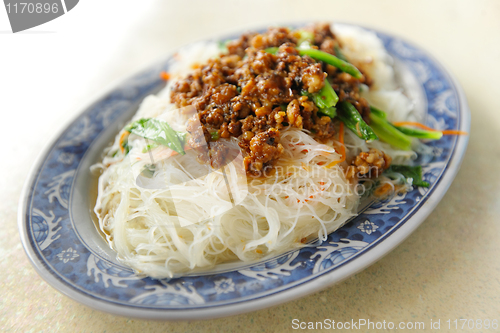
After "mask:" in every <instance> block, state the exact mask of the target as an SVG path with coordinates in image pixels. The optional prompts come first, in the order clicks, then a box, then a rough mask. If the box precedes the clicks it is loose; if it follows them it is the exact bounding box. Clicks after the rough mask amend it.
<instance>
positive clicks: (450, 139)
mask: <svg viewBox="0 0 500 333" xmlns="http://www.w3.org/2000/svg"><path fill="white" fill-rule="evenodd" d="M261 30H263V29H261ZM376 33H377V35H378V36H379V37H380V38H381V39H382V41H383V43H384V45H385V47H386V48H387V50H388V52H389V53H390V54H391V55H392V57H393V58H394V60H395V64H396V67H395V68H396V71H397V72H398V74H399V76H400V77H401V78H402V80H401V82H402V84H403V86H404V88H405V89H406V92H407V93H408V94H409V95H411V96H417V97H418V100H417V102H418V103H417V106H419V107H420V108H423V112H424V115H425V117H424V122H425V123H427V124H428V125H429V126H432V127H436V126H440V127H441V128H443V129H455V130H461V131H467V132H468V131H469V126H470V125H469V124H470V111H469V109H468V106H467V102H466V100H465V97H464V94H463V93H462V92H461V90H460V87H459V85H458V83H457V82H456V81H455V80H454V79H453V78H452V77H451V76H450V74H449V73H448V72H447V71H446V70H445V69H444V68H443V66H442V65H440V64H439V63H438V62H437V61H436V60H435V59H434V58H432V57H431V56H429V54H427V53H426V52H425V51H423V50H421V49H419V48H418V47H415V46H414V45H412V44H410V43H407V42H406V41H404V40H401V39H400V38H398V37H394V36H391V35H388V34H385V33H381V32H376ZM234 36H236V35H233V37H234ZM224 39H226V38H224ZM174 61H175V60H174V59H173V58H172V57H171V58H169V59H167V60H166V61H165V62H164V63H162V64H160V65H158V66H155V67H153V68H150V69H148V70H146V71H144V72H141V73H139V74H138V75H136V76H134V77H133V78H131V79H129V80H128V81H126V82H124V83H123V84H122V85H120V86H118V87H117V88H116V89H114V90H113V91H111V92H110V93H108V94H106V95H105V96H103V97H102V98H101V99H99V100H98V101H96V102H95V103H94V104H92V105H91V106H90V107H89V108H87V109H86V110H85V111H84V112H83V113H82V114H80V115H79V116H78V117H77V118H76V119H75V120H74V121H73V122H72V123H71V124H70V125H69V126H68V127H67V128H65V129H64V131H63V132H62V133H61V134H60V135H59V136H58V137H57V138H56V139H55V141H54V142H53V143H52V144H51V145H50V146H48V147H47V148H46V150H45V151H44V152H43V153H42V154H41V156H40V158H39V159H38V161H37V163H36V164H35V165H34V167H33V169H32V172H31V175H30V176H29V178H28V180H27V182H26V185H25V188H24V193H23V196H22V198H21V201H20V209H19V229H20V233H21V237H22V242H23V245H24V248H25V250H26V252H27V254H28V256H29V258H30V259H31V261H32V263H33V265H34V267H35V268H36V270H37V271H38V273H39V274H40V275H41V276H42V277H43V278H44V279H45V280H46V281H47V282H48V283H49V284H51V285H52V286H53V287H54V288H56V289H58V290H59V291H61V292H62V293H64V294H65V295H67V296H69V297H71V298H73V299H75V300H77V301H79V302H81V303H83V304H86V305H88V306H90V307H93V308H95V309H98V310H102V311H107V312H111V313H114V314H119V315H125V316H132V317H140V318H148V319H201V318H214V317H221V316H227V315H231V314H237V313H243V312H247V311H252V310H257V309H262V308H265V307H269V306H272V305H275V304H279V303H282V302H286V301H289V300H292V299H295V298H298V297H301V296H304V295H307V294H310V293H313V292H315V291H318V290H320V289H323V288H325V287H327V286H330V285H332V284H334V283H335V282H338V281H340V280H342V279H344V278H346V277H348V276H350V275H352V274H354V273H356V272H358V271H360V270H362V269H364V268H366V267H367V266H368V265H370V264H372V263H374V262H375V261H376V260H378V259H380V258H381V257H382V256H383V255H385V254H387V253H388V252H389V251H390V250H392V249H393V248H394V247H395V246H397V245H398V244H399V243H400V242H402V241H403V240H404V239H405V238H406V237H407V236H408V235H409V234H410V233H411V232H413V231H414V230H415V229H416V228H417V227H418V225H420V223H422V221H423V220H424V219H425V218H426V217H427V216H428V215H429V214H430V212H431V211H432V210H433V209H434V207H436V205H437V204H438V202H439V200H441V198H442V197H443V195H444V194H445V192H446V190H447V189H448V187H449V186H450V184H451V182H452V181H453V178H454V177H455V175H456V173H457V171H458V169H459V167H460V163H461V161H462V158H463V156H464V153H465V150H466V147H467V141H468V137H467V136H445V137H443V138H442V139H441V140H439V141H435V142H432V143H430V146H432V147H433V148H434V151H435V152H436V154H434V155H433V157H432V158H425V159H424V158H421V160H420V163H421V164H422V165H423V169H424V179H425V180H426V181H428V182H429V183H430V184H431V186H430V187H429V188H427V189H424V188H417V189H415V190H413V191H411V192H408V193H405V194H401V195H396V196H394V197H391V198H389V199H387V200H386V201H384V202H380V203H377V204H373V205H372V206H370V207H369V208H368V209H367V210H365V211H364V212H363V213H362V214H360V215H359V216H357V217H356V218H354V219H352V221H350V222H349V223H348V224H346V225H345V226H344V227H342V228H340V229H339V230H337V231H336V232H334V233H332V234H331V235H329V237H328V239H327V240H326V241H325V242H323V243H322V244H321V245H318V246H316V247H308V248H303V249H301V250H296V251H290V252H288V253H285V254H282V255H278V256H276V257H274V258H272V259H268V260H265V261H262V262H258V263H254V264H247V265H240V266H238V267H236V268H235V267H234V266H229V267H227V266H226V267H220V268H218V269H217V270H214V271H213V272H211V273H208V274H203V275H201V274H200V275H190V276H186V277H181V278H174V279H170V280H154V279H151V278H142V277H139V276H137V275H135V274H134V273H133V272H132V271H131V270H130V269H129V268H127V267H124V266H123V265H121V264H120V263H119V262H117V261H116V259H115V253H114V252H113V251H112V250H111V249H110V248H109V247H108V245H107V244H106V242H105V241H104V239H103V238H102V237H101V236H100V235H99V233H98V231H97V229H96V228H95V226H94V222H93V216H92V214H91V211H92V208H93V205H94V202H92V201H93V194H92V193H94V192H95V188H93V186H94V185H93V184H94V182H93V181H91V180H92V177H93V176H92V175H91V174H90V170H89V167H90V165H92V164H93V163H95V162H97V161H98V160H99V157H100V154H101V152H102V150H103V148H104V147H105V146H106V145H108V143H109V142H111V140H112V139H113V137H114V136H115V135H116V133H118V131H119V130H120V129H121V128H122V127H123V125H124V124H125V123H126V122H127V120H128V119H130V118H131V117H132V115H133V114H134V113H135V112H136V110H137V106H138V104H139V103H140V102H141V101H142V100H143V99H144V97H146V96H147V95H149V94H152V93H155V92H157V91H158V90H160V89H161V88H162V87H163V86H164V82H162V80H160V78H159V73H160V72H161V71H162V70H168V68H169V66H170V65H171V64H172V63H173V62H174ZM94 194H95V193H94Z"/></svg>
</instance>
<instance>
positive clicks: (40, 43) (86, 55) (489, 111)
mask: <svg viewBox="0 0 500 333" xmlns="http://www.w3.org/2000/svg"><path fill="white" fill-rule="evenodd" d="M223 3H224V2H223V1H203V0H198V1H195V0H189V1H188V0H183V1H178V2H174V1H154V0H148V1H117V0H113V1H111V0H109V1H97V0H86V1H81V2H80V4H78V6H77V7H75V9H73V10H72V12H70V13H69V14H67V15H65V16H64V17H61V18H60V19H57V20H55V21H53V22H51V23H48V24H46V25H43V26H40V27H37V28H35V29H33V30H32V31H31V32H27V33H24V34H16V35H12V34H10V33H8V31H7V30H9V26H8V23H7V21H6V17H5V15H4V13H2V14H1V15H4V16H1V17H0V19H2V20H3V21H0V23H1V24H0V30H2V31H0V45H1V46H0V48H1V50H2V52H1V53H0V73H1V79H0V84H1V90H0V91H1V98H0V110H1V111H0V114H1V118H2V119H1V125H0V144H1V147H2V149H1V150H0V154H1V157H0V161H1V162H0V221H1V226H2V228H1V231H0V330H6V331H20V332H42V331H43V332H55V331H62V332H73V331H85V332H104V331H106V332H115V331H116V332H124V331H130V332H133V331H141V332H149V331H168V332H191V331H206V332H211V331H229V332H238V331H261V332H279V331H289V330H292V320H293V319H298V320H300V321H323V320H324V319H325V318H330V319H333V320H336V321H351V320H355V321H357V320H358V319H366V320H368V319H370V320H371V321H383V320H385V321H387V322H388V321H393V322H396V323H398V322H400V321H405V322H406V321H414V322H415V321H421V322H424V323H425V324H426V326H425V327H426V330H429V329H430V326H429V323H430V320H431V319H432V320H433V321H434V322H435V321H437V320H441V331H447V329H445V328H446V325H445V321H446V320H448V319H451V320H454V319H461V318H462V319H474V320H477V319H479V320H485V319H490V320H492V319H497V320H498V321H500V279H499V277H500V259H499V258H500V257H499V256H500V241H499V239H500V225H499V216H500V177H499V176H498V173H497V171H498V167H499V166H500V149H499V142H500V134H499V133H500V88H499V87H500V83H499V82H498V77H499V75H500V1H494V0H491V1H438V0H431V1H399V0H391V1H388V0H382V1H372V0H367V1H345V0H344V1H324V2H320V1H309V2H301V1H296V0H289V1H284V0H283V1H253V2H251V1H232V2H228V4H227V5H225V7H223V6H222V4H223ZM250 3H252V5H250ZM0 11H1V10H0ZM285 20H333V21H345V22H354V23H359V24H363V25H366V26H371V27H374V28H378V29H380V30H382V31H387V32H393V33H395V34H397V35H400V36H402V37H404V38H406V39H408V40H411V41H413V42H415V43H416V44H418V45H420V46H422V47H423V48H425V49H427V50H428V51H430V52H431V53H432V54H433V55H435V56H436V57H437V58H438V59H439V60H440V61H442V62H443V63H445V64H446V65H447V67H448V68H449V69H450V71H451V72H452V73H453V74H454V75H455V76H456V77H457V78H458V80H459V81H460V82H461V84H462V86H463V88H464V91H465V94H466V95H467V98H468V101H469V104H470V108H471V110H472V124H471V135H470V143H469V148H468V151H467V154H466V156H465V159H464V162H463V165H462V168H461V170H460V172H459V173H458V175H457V177H456V179H455V181H454V182H453V184H452V185H451V187H450V189H449V191H448V193H447V194H446V195H445V197H444V198H443V200H442V201H441V203H440V204H439V205H438V206H437V208H436V209H435V211H434V212H433V213H432V214H431V215H430V216H429V218H428V219H427V220H426V221H425V222H424V223H423V224H422V225H421V226H420V227H419V228H418V229H417V230H416V231H415V232H414V233H413V234H412V235H411V236H410V237H409V238H408V239H406V240H405V241H404V242H403V243H402V244H401V245H400V246H399V247H397V248H396V249H395V250H394V251H392V252H391V253H390V254H388V255H387V256H386V257H384V258H383V259H381V260H380V261H378V262H377V263H375V264H373V265H372V266H370V267H369V268H368V269H366V270H364V271H362V272H360V273H358V274H356V275H354V276H352V277H351V278H348V279H347V280H345V281H343V282H341V283H338V284H337V285H335V286H332V287H330V288H327V289H325V290H323V291H321V292H319V293H316V294H313V295H310V296H307V297H304V298H301V299H298V300H295V301H291V302H289V303H286V304H282V305H279V306H275V307H272V308H269V309H262V310H260V311H256V312H252V313H247V314H242V315H238V316H232V317H228V318H222V319H215V320H206V321H189V322H187V321H184V322H154V321H142V320H137V319H132V318H124V317H119V316H114V315H110V314H106V313H102V312H99V311H95V310H92V309H90V308H88V307H86V306H83V305H81V304H79V303H77V302H75V301H73V300H71V299H69V298H67V297H65V296H63V295H61V294H60V293H59V292H57V291H56V290H55V289H53V288H52V287H50V286H49V285H47V283H45V282H44V281H43V280H42V279H41V278H40V277H39V276H38V275H37V273H36V272H35V270H34V269H33V267H32V266H31V264H30V262H29V261H28V259H27V257H26V255H25V253H24V250H23V248H22V245H21V243H20V239H19V234H18V229H17V204H18V200H19V196H20V192H21V188H22V185H23V182H24V180H25V179H26V177H27V174H28V171H29V168H30V166H31V164H32V163H33V161H34V159H35V157H36V155H37V153H38V152H39V151H40V150H41V149H42V147H43V146H44V145H45V144H46V143H47V142H48V140H49V139H50V137H51V136H52V135H53V133H54V132H56V131H57V130H58V129H60V128H61V127H62V126H64V124H65V123H66V122H67V121H68V119H70V118H72V117H73V116H74V115H75V114H76V113H77V112H78V111H80V110H81V109H82V108H83V107H85V106H86V105H88V103H90V102H91V101H92V98H94V97H95V96H96V95H99V94H100V93H101V92H102V91H103V90H104V89H108V88H110V87H111V86H113V84H115V83H117V82H119V81H120V80H122V79H123V78H125V77H127V76H129V75H131V74H132V73H134V72H136V71H138V70H140V69H141V68H144V67H147V66H148V65H149V64H150V63H152V62H154V61H157V60H160V59H162V58H163V57H165V55H166V54H167V53H168V52H169V51H170V50H172V49H174V48H175V47H178V46H180V45H182V44H184V43H187V42H192V41H195V40H198V39H202V38H205V37H210V36H212V35H216V34H219V33H223V32H226V31H228V30H232V29H233V30H234V29H241V28H246V27H249V26H252V25H255V24H262V23H264V24H268V23H273V22H280V21H285ZM359 331H366V329H364V330H359ZM452 331H454V332H465V331H484V332H493V331H497V332H500V329H497V330H489V331H488V330H485V329H479V330H468V329H463V330H461V329H459V330H452Z"/></svg>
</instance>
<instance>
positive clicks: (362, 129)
mask: <svg viewBox="0 0 500 333" xmlns="http://www.w3.org/2000/svg"><path fill="white" fill-rule="evenodd" d="M337 116H338V117H339V119H340V121H342V122H343V123H344V125H346V127H347V128H348V129H350V130H351V131H352V132H353V133H354V134H356V135H357V136H358V137H359V138H361V139H363V140H365V141H368V142H370V141H374V140H377V139H378V137H377V135H376V134H375V132H374V131H373V130H372V129H371V127H370V126H368V124H367V123H365V121H364V120H363V118H362V117H361V115H360V114H359V112H358V110H356V108H355V107H354V106H353V105H352V104H351V103H349V102H340V103H338V108H337Z"/></svg>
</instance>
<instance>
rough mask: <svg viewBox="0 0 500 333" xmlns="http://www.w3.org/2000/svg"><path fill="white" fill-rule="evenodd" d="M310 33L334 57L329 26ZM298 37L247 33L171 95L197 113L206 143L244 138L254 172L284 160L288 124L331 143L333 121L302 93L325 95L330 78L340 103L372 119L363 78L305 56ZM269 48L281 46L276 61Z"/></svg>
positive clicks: (284, 32)
mask: <svg viewBox="0 0 500 333" xmlns="http://www.w3.org/2000/svg"><path fill="white" fill-rule="evenodd" d="M305 29H308V30H309V31H311V32H313V33H314V45H315V46H317V47H318V48H320V49H321V50H323V51H325V52H329V53H331V54H335V46H338V45H339V42H338V40H337V39H336V37H335V35H334V34H333V33H332V32H331V30H330V27H329V25H327V24H323V25H316V26H312V27H308V28H305ZM298 37H299V36H298V35H297V32H291V31H290V30H289V29H288V28H270V29H269V30H267V31H266V32H265V33H262V34H258V33H247V34H244V35H242V36H241V37H240V38H239V39H237V40H235V41H232V42H230V43H228V45H227V49H228V52H227V53H226V54H223V55H221V56H220V58H217V59H212V60H209V61H208V63H206V64H204V65H202V66H200V67H199V68H197V69H195V70H194V72H192V73H191V74H190V75H189V76H187V77H186V78H184V79H182V80H180V81H178V82H177V83H176V84H175V85H174V87H173V89H172V92H171V97H172V101H173V102H174V103H175V104H176V105H177V106H178V107H184V106H188V105H192V106H194V107H195V108H196V110H197V111H198V115H199V118H200V121H201V124H202V126H203V134H204V136H205V139H206V140H207V141H210V140H213V139H212V138H213V137H220V138H230V137H237V138H238V139H239V145H240V147H241V148H242V150H243V152H244V154H245V157H244V162H245V166H246V168H247V171H248V172H249V173H254V174H256V173H259V172H261V171H265V170H266V169H267V168H270V167H272V166H273V164H274V162H275V161H276V160H277V159H278V158H279V156H280V155H281V153H282V152H283V147H282V146H281V145H280V143H279V141H280V130H281V129H282V128H283V127H284V126H292V127H296V128H300V129H307V130H309V131H311V133H312V135H313V136H314V137H315V138H316V139H317V140H320V141H321V140H327V139H329V138H331V137H333V135H334V134H335V131H334V126H333V121H332V119H330V118H329V117H326V116H322V115H320V114H318V113H317V112H318V108H317V107H316V105H315V104H314V103H313V102H312V101H311V100H309V98H308V97H307V96H302V94H301V91H304V90H305V91H307V92H309V93H314V92H317V91H318V90H320V89H321V88H322V87H323V85H324V80H325V78H326V77H327V76H328V79H329V80H330V82H331V84H332V87H333V89H334V90H335V91H336V93H337V95H338V96H339V100H340V101H349V102H351V103H352V104H353V105H354V106H355V107H356V108H357V109H358V111H359V112H360V114H361V115H362V116H363V117H365V119H366V118H367V115H368V114H369V110H370V109H369V107H368V104H367V102H366V100H364V99H363V98H361V97H360V96H359V83H360V80H358V79H355V78H353V77H352V76H350V75H349V74H346V73H343V72H341V71H340V70H338V69H336V68H334V67H332V66H330V65H325V64H323V63H320V62H317V61H315V60H313V59H311V58H310V57H308V56H300V55H299V54H298V52H297V50H296V49H295V47H296V43H297V40H298ZM268 47H279V49H278V52H277V53H276V55H274V54H270V53H267V52H265V51H264V49H265V48H268ZM365 77H366V76H365ZM362 80H366V79H364V78H363V79H362ZM364 82H367V81H364ZM215 132H217V135H212V134H215ZM199 139H200V138H197V140H199Z"/></svg>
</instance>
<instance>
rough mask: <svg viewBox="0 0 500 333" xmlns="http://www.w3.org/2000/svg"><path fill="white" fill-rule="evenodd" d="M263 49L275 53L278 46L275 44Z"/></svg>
mask: <svg viewBox="0 0 500 333" xmlns="http://www.w3.org/2000/svg"><path fill="white" fill-rule="evenodd" d="M264 51H265V52H267V53H271V54H276V53H278V48H277V47H276V46H273V47H268V48H267V49H265V50H264Z"/></svg>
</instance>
